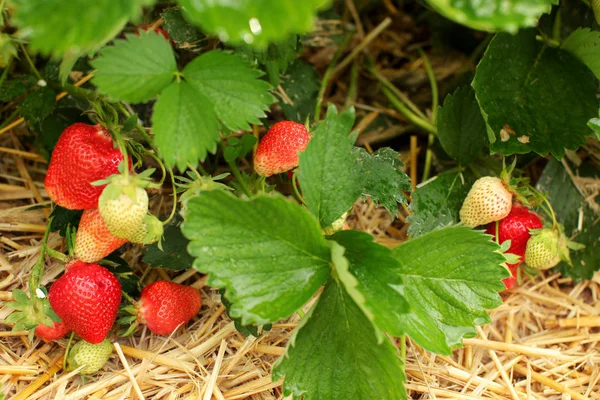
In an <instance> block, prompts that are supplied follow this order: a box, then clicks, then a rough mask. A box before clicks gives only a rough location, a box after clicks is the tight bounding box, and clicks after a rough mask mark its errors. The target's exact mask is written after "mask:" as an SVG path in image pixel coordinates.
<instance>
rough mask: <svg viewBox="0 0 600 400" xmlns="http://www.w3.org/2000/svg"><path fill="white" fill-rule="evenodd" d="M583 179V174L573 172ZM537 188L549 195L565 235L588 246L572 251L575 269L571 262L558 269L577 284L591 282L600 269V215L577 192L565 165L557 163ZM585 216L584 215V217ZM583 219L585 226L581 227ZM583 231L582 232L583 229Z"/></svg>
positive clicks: (551, 165) (539, 182)
mask: <svg viewBox="0 0 600 400" xmlns="http://www.w3.org/2000/svg"><path fill="white" fill-rule="evenodd" d="M573 173H574V174H576V176H580V173H579V171H577V170H575V171H573ZM536 187H537V189H538V190H540V191H541V192H543V193H545V194H546V195H547V197H548V200H549V201H550V204H552V208H553V209H554V212H555V213H556V218H557V220H558V221H559V222H560V223H561V224H563V226H564V229H565V234H566V235H567V237H569V238H572V240H574V241H575V242H577V243H580V244H583V245H585V248H584V249H582V250H577V251H571V261H572V263H573V267H571V266H569V265H568V264H567V263H564V262H563V263H561V264H559V266H558V269H559V270H560V272H561V273H562V274H563V275H565V276H568V277H571V278H573V279H575V280H577V281H579V280H583V279H591V278H592V276H593V275H594V272H595V271H597V270H598V269H600V252H599V251H598V248H599V246H600V223H599V222H598V215H597V214H594V212H593V211H592V210H591V209H590V207H589V206H588V205H587V203H586V201H585V199H584V197H583V196H582V195H581V193H580V192H579V191H578V190H577V188H576V187H575V185H574V184H573V181H572V180H571V178H570V177H569V174H568V173H567V170H566V169H565V168H564V166H563V165H562V164H561V163H560V162H559V161H556V160H550V162H549V163H548V164H547V165H546V167H545V168H544V171H543V173H542V176H540V179H539V180H538V182H537V185H536ZM580 213H581V216H580ZM580 218H581V226H579V224H580ZM579 228H581V231H580V230H579Z"/></svg>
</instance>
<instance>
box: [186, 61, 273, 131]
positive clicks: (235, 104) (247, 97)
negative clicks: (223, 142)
mask: <svg viewBox="0 0 600 400" xmlns="http://www.w3.org/2000/svg"><path fill="white" fill-rule="evenodd" d="M261 74H262V73H261V72H260V71H258V70H255V69H252V68H250V67H249V66H248V65H247V63H246V62H244V60H242V59H241V58H240V56H237V55H234V54H229V53H225V52H222V51H210V52H208V53H204V54H202V55H201V56H199V57H197V58H195V59H194V60H193V61H192V62H191V63H189V64H188V65H187V66H186V67H185V69H184V70H183V75H184V76H185V79H186V81H187V82H189V84H190V85H192V86H193V87H194V88H196V90H197V91H199V92H201V93H202V94H203V95H204V96H205V97H206V99H208V100H209V101H210V103H211V104H212V105H213V109H214V112H215V113H216V114H217V116H218V117H219V120H220V121H221V122H222V123H223V125H225V126H226V127H227V128H228V129H230V130H232V131H236V130H240V129H243V130H248V129H250V125H249V124H260V123H261V122H260V120H259V118H263V117H265V111H266V110H268V109H269V104H271V103H273V102H274V101H275V98H274V97H273V96H272V95H271V94H270V93H269V89H270V85H269V84H268V83H267V82H265V81H262V80H260V79H258V78H259V77H260V75H261Z"/></svg>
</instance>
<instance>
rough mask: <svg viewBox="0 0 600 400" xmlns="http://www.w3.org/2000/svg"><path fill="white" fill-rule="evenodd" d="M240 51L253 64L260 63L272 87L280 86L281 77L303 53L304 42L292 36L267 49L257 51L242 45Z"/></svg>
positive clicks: (272, 44) (270, 45)
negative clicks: (297, 56)
mask: <svg viewBox="0 0 600 400" xmlns="http://www.w3.org/2000/svg"><path fill="white" fill-rule="evenodd" d="M238 51H239V52H240V53H241V54H242V55H244V56H245V57H247V58H248V59H249V60H250V61H251V62H252V63H258V64H260V65H261V67H262V68H263V69H264V70H265V71H266V72H267V77H268V78H269V82H270V83H271V85H273V86H275V87H277V86H278V85H279V80H280V79H279V75H280V74H282V73H285V71H286V69H287V67H288V65H289V64H290V63H291V62H292V61H294V58H296V55H297V54H298V53H299V52H301V51H302V41H301V40H300V37H299V36H298V35H290V36H289V37H287V38H286V39H284V40H282V41H279V42H277V43H271V44H269V46H268V47H267V48H266V49H257V48H255V47H252V46H250V45H247V44H245V45H241V46H240V47H239V48H238Z"/></svg>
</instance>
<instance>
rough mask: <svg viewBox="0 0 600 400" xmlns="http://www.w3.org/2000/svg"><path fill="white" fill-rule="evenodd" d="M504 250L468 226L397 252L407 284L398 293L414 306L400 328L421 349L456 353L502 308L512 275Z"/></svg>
mask: <svg viewBox="0 0 600 400" xmlns="http://www.w3.org/2000/svg"><path fill="white" fill-rule="evenodd" d="M499 250H500V246H498V244H497V243H494V242H493V241H492V240H491V237H490V236H489V235H486V234H484V233H483V232H481V231H475V230H472V229H470V228H467V227H448V228H444V229H440V230H437V231H433V232H430V233H428V234H426V235H423V236H420V237H418V238H416V239H412V240H409V241H407V242H404V243H403V244H401V245H400V246H398V247H396V248H395V249H393V255H394V257H395V258H396V259H397V260H398V261H399V263H400V268H399V270H397V273H398V275H399V276H400V277H401V278H402V282H403V283H402V285H400V286H398V287H397V288H396V290H397V291H398V292H400V293H402V294H403V295H404V297H405V298H406V300H407V301H408V303H409V304H410V306H411V310H410V312H409V313H408V314H402V315H399V316H398V318H399V319H400V323H399V326H400V327H402V329H404V331H405V332H406V333H407V334H408V335H409V336H410V337H411V338H412V339H413V340H414V341H415V342H416V343H417V344H419V345H420V346H421V347H423V348H425V349H427V350H430V351H433V352H436V353H441V354H451V349H452V347H453V346H457V345H460V343H461V342H462V338H463V337H473V336H475V328H474V326H475V325H483V324H486V323H489V322H490V316H489V315H488V313H487V311H486V310H489V309H492V308H496V307H498V306H499V305H500V304H502V300H501V299H500V296H499V295H498V293H497V292H500V291H502V290H504V289H505V287H504V284H503V283H502V279H504V278H506V277H507V276H509V272H508V270H507V269H506V268H504V267H503V266H502V265H501V264H502V263H503V262H504V256H503V255H502V254H500V253H499V252H498V251H499Z"/></svg>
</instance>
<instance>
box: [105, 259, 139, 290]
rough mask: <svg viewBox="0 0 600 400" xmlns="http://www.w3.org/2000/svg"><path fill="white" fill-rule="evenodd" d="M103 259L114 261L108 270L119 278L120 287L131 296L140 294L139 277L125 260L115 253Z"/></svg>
mask: <svg viewBox="0 0 600 400" xmlns="http://www.w3.org/2000/svg"><path fill="white" fill-rule="evenodd" d="M104 259H105V260H108V261H110V262H112V263H114V265H113V266H111V267H109V270H110V272H112V273H113V274H115V276H116V277H117V279H118V280H119V283H120V284H121V289H122V290H123V291H124V292H125V293H127V294H128V295H130V296H132V297H136V296H138V295H139V294H140V278H138V276H137V275H135V273H134V271H133V269H132V268H131V267H130V266H129V264H127V261H125V260H123V259H122V258H121V257H120V256H119V255H118V254H116V253H112V254H110V255H109V256H108V257H105V258H104Z"/></svg>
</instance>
